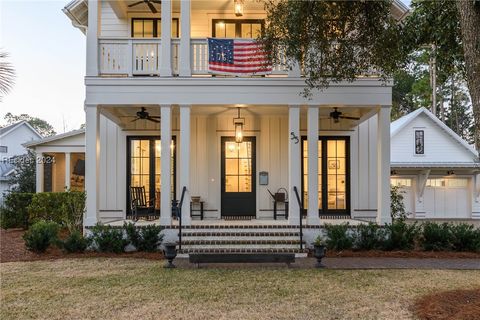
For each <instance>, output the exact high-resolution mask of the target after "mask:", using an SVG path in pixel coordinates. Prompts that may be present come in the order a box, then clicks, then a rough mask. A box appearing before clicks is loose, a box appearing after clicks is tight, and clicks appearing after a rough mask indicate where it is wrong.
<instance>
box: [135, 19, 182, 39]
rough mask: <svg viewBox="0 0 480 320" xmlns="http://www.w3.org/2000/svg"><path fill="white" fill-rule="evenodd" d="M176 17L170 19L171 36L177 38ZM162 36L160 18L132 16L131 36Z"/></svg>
mask: <svg viewBox="0 0 480 320" xmlns="http://www.w3.org/2000/svg"><path fill="white" fill-rule="evenodd" d="M178 34H179V30H178V18H174V19H172V38H178ZM161 36H162V23H161V19H156V18H132V38H160V37H161Z"/></svg>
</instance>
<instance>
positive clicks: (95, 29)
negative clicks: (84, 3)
mask: <svg viewBox="0 0 480 320" xmlns="http://www.w3.org/2000/svg"><path fill="white" fill-rule="evenodd" d="M100 5H101V4H100V1H98V0H88V28H87V45H86V47H87V70H86V76H93V77H96V76H98V34H99V29H100V28H99V21H98V20H99V16H100V12H101V10H100Z"/></svg>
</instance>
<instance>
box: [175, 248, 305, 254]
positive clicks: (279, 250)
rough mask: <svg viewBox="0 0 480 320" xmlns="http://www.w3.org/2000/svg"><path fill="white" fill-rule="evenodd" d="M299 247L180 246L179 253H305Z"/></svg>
mask: <svg viewBox="0 0 480 320" xmlns="http://www.w3.org/2000/svg"><path fill="white" fill-rule="evenodd" d="M307 252H308V250H306V249H303V250H300V248H182V249H181V250H179V252H178V253H179V254H189V253H307Z"/></svg>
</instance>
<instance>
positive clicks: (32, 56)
mask: <svg viewBox="0 0 480 320" xmlns="http://www.w3.org/2000/svg"><path fill="white" fill-rule="evenodd" d="M68 2H69V0H55V1H54V0H52V1H44V0H30V1H23V0H0V48H1V49H2V50H4V51H6V52H8V53H9V54H10V58H9V61H10V62H11V63H12V64H13V65H14V67H15V70H16V79H15V86H14V88H13V90H12V91H11V92H10V93H9V94H8V95H7V96H6V97H4V98H3V101H2V102H0V124H2V123H4V121H3V117H4V115H5V114H6V113H7V112H11V113H13V114H20V113H28V114H30V115H32V116H36V117H39V118H42V119H45V120H47V121H48V122H49V123H50V124H52V125H53V126H54V127H55V130H56V131H57V132H58V133H62V132H64V131H70V130H74V129H78V128H79V127H80V125H81V124H82V123H84V122H85V114H84V112H83V102H84V99H85V87H84V84H83V77H84V75H85V36H84V35H83V34H82V33H81V32H80V31H79V30H78V29H76V28H74V27H73V26H72V25H71V23H70V20H69V19H68V18H67V16H65V14H64V13H63V12H62V11H61V9H62V8H63V7H64V6H65V5H66V4H67V3H68ZM403 2H404V3H407V4H409V3H410V1H408V0H403ZM19 17H21V19H19Z"/></svg>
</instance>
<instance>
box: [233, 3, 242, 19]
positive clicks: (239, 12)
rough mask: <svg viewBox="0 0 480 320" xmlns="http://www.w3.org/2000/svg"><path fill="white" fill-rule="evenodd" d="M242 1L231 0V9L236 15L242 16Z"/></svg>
mask: <svg viewBox="0 0 480 320" xmlns="http://www.w3.org/2000/svg"><path fill="white" fill-rule="evenodd" d="M243 1H244V0H233V11H234V12H235V15H236V16H237V17H241V16H243Z"/></svg>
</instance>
